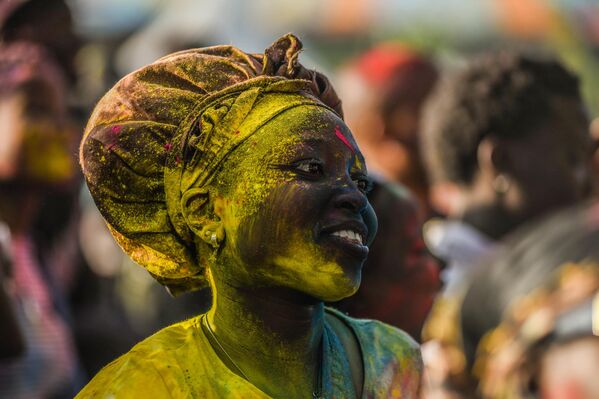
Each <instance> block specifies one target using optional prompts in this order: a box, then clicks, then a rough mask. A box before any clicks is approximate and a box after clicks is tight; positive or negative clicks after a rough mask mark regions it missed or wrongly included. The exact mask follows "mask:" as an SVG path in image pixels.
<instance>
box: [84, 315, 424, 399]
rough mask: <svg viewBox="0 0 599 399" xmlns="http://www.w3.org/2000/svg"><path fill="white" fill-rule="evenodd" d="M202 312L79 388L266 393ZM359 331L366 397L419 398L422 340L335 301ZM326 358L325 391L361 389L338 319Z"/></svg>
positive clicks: (120, 392) (157, 394) (116, 393)
mask: <svg viewBox="0 0 599 399" xmlns="http://www.w3.org/2000/svg"><path fill="white" fill-rule="evenodd" d="M201 317H202V316H197V317H194V318H192V319H189V320H187V321H183V322H180V323H177V324H174V325H172V326H170V327H167V328H165V329H163V330H161V331H160V332H158V333H157V334H155V335H153V336H151V337H149V338H148V339H146V340H145V341H143V342H141V343H139V344H138V345H136V346H135V347H134V348H133V349H132V350H131V351H130V352H129V353H127V354H125V355H123V356H121V357H120V358H119V359H117V360H115V361H114V362H112V363H110V364H109V365H108V366H106V367H105V368H104V369H102V370H101V371H100V373H98V374H97V375H96V377H95V378H94V379H93V380H92V381H91V382H90V383H89V384H88V385H87V386H86V387H85V388H84V389H83V390H82V391H81V392H80V393H79V394H78V395H77V399H83V398H98V399H104V398H106V399H107V398H117V399H128V398H146V397H148V398H149V397H152V398H174V399H178V398H207V399H217V398H219V399H221V398H222V399H237V398H239V399H241V398H244V399H252V398H256V399H266V398H269V396H268V395H267V394H265V393H264V392H262V391H261V390H259V389H258V388H256V387H255V386H254V385H252V384H251V383H250V382H248V381H246V380H244V379H243V378H241V377H239V376H238V375H237V374H235V373H234V372H233V371H231V370H229V369H228V368H227V367H226V366H225V364H224V363H223V362H222V361H221V359H220V358H219V357H218V355H217V354H216V353H215V351H214V349H212V347H211V346H210V343H209V341H208V339H207V338H206V336H205V335H204V333H203V331H202V328H201V325H200V323H201ZM326 318H327V319H329V320H330V318H337V319H339V320H340V321H341V322H343V323H345V325H346V326H348V327H349V328H350V329H351V330H352V331H353V333H354V334H355V336H356V338H357V340H358V344H359V346H360V350H361V353H362V355H363V357H364V359H363V365H364V387H363V392H362V395H360V396H359V397H360V398H363V399H367V398H368V399H371V398H417V397H418V389H419V385H420V375H421V372H422V361H421V358H420V350H419V348H418V345H417V344H416V343H415V342H414V341H413V340H412V339H411V338H410V337H409V336H408V335H407V334H406V333H404V332H402V331H400V330H398V329H396V328H394V327H391V326H389V325H386V324H383V323H381V322H378V321H373V320H356V319H352V318H350V317H347V316H345V315H343V314H342V313H339V312H337V311H335V310H332V309H327V314H326ZM325 328H326V330H327V334H328V335H329V339H328V342H329V345H328V347H327V348H325V353H326V356H324V358H325V359H326V361H325V362H324V364H323V367H324V369H323V371H324V375H323V381H324V382H325V385H324V387H323V392H322V393H323V397H325V398H327V399H329V398H330V399H333V398H338V399H342V398H348V397H355V393H354V387H353V384H352V382H351V371H350V367H349V363H348V361H347V356H346V354H345V349H344V347H343V345H342V344H341V341H340V340H339V338H338V337H337V336H336V334H335V332H334V330H333V328H332V327H331V323H330V321H326V322H325Z"/></svg>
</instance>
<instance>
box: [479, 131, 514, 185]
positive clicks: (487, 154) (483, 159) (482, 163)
mask: <svg viewBox="0 0 599 399" xmlns="http://www.w3.org/2000/svg"><path fill="white" fill-rule="evenodd" d="M476 155H477V160H478V168H479V170H480V172H481V174H482V175H483V176H488V177H490V178H491V179H494V178H495V177H497V176H498V175H500V174H502V173H506V171H508V170H509V167H508V161H509V157H508V153H507V149H506V148H505V146H503V145H501V143H499V142H498V141H497V140H495V139H491V138H488V137H487V138H484V139H483V140H482V141H481V142H480V144H479V145H478V150H477V154H476Z"/></svg>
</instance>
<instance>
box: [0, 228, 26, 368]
mask: <svg viewBox="0 0 599 399" xmlns="http://www.w3.org/2000/svg"><path fill="white" fill-rule="evenodd" d="M9 258H10V233H9V232H8V227H7V226H6V225H5V224H4V223H0V324H1V325H2V328H1V329H0V361H2V360H3V359H9V358H14V357H17V356H21V355H22V354H23V352H24V351H25V342H24V341H25V340H24V338H23V331H22V329H21V326H20V325H19V320H18V318H17V314H16V309H15V304H14V303H13V300H12V298H11V296H10V294H9V291H10V276H11V274H12V270H11V268H10V259H9Z"/></svg>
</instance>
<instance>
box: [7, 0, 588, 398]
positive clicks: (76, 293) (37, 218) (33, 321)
mask: <svg viewBox="0 0 599 399" xmlns="http://www.w3.org/2000/svg"><path fill="white" fill-rule="evenodd" d="M0 27H1V35H2V36H1V38H0V45H2V46H3V49H2V53H1V54H0V64H1V65H2V66H3V67H2V69H0V98H2V101H0V105H1V106H0V121H1V122H0V123H2V127H3V132H2V133H0V137H3V138H2V140H0V181H1V184H0V248H2V251H0V254H1V255H2V256H0V265H2V267H1V268H0V270H1V271H2V273H0V276H1V278H2V283H3V287H4V288H3V292H2V295H1V296H0V309H2V311H1V312H0V314H1V316H0V317H2V318H3V320H2V322H1V323H2V326H3V327H2V330H3V331H2V332H0V342H3V343H4V347H3V348H2V354H1V356H0V357H1V358H2V359H0V397H11V398H34V397H40V398H46V397H48V398H61V397H72V394H73V393H74V392H77V391H78V389H79V388H80V387H81V386H82V385H83V384H85V383H86V382H87V381H88V380H89V378H90V377H91V376H93V375H94V374H95V373H96V372H97V371H98V370H99V369H100V368H101V367H102V366H104V365H105V364H107V363H108V362H109V361H111V360H112V359H114V358H115V357H117V356H118V355H120V354H122V353H124V352H125V351H127V350H128V349H129V348H130V347H131V346H132V345H134V344H135V343H136V342H138V341H139V340H141V339H143V338H145V337H147V336H148V335H150V334H152V333H153V332H155V331H157V330H158V329H160V328H162V327H164V326H166V325H168V324H171V323H173V322H175V321H178V320H182V319H184V318H187V317H190V316H192V315H195V314H198V313H201V312H203V311H205V310H206V309H207V308H208V307H209V305H210V294H209V293H207V292H199V293H193V294H186V295H183V296H181V297H177V298H172V297H171V296H169V295H168V293H167V292H166V291H165V290H164V288H163V287H161V286H160V285H159V284H158V283H156V282H155V281H154V280H153V279H152V278H151V277H150V276H149V275H148V274H147V273H146V272H145V270H143V269H142V268H140V267H137V266H135V265H133V264H132V261H130V260H129V259H128V258H127V257H126V256H124V255H123V253H122V251H121V250H120V248H119V247H118V246H117V245H116V244H115V242H114V241H113V239H112V237H111V236H110V234H109V233H108V231H107V229H106V228H105V226H104V222H103V220H102V218H101V216H100V215H99V213H98V211H97V210H96V208H95V205H94V204H93V201H92V199H91V196H90V195H89V193H88V192H87V189H86V187H85V185H84V184H83V182H82V178H81V175H80V173H79V172H78V159H77V150H76V148H77V144H78V142H79V139H80V137H81V133H82V131H83V128H84V126H85V123H86V120H87V117H88V116H89V114H90V112H91V111H92V109H93V107H94V105H95V103H96V102H97V101H98V100H99V98H100V97H101V96H102V95H103V94H104V93H105V92H106V91H107V90H108V89H109V88H110V87H112V85H113V84H114V83H115V82H116V81H117V80H118V79H120V78H121V77H123V76H124V75H126V74H127V73H129V72H131V71H133V70H135V69H137V68H139V67H141V66H143V65H146V64H148V63H151V62H153V61H154V60H156V59H158V58H159V57H161V56H163V55H166V54H168V53H171V52H174V51H178V50H182V49H186V48H192V47H205V46H212V45H217V44H232V45H235V46H236V47H239V48H241V49H243V50H244V51H247V52H262V51H263V50H264V49H265V48H266V47H267V46H268V45H270V43H272V42H273V41H274V40H275V39H276V38H278V37H279V36H281V35H283V34H285V33H287V32H293V33H295V34H296V35H298V36H299V37H300V38H301V40H302V41H303V44H304V52H303V54H302V62H303V64H304V65H305V66H307V67H310V68H314V69H318V70H320V71H323V72H325V73H326V74H327V76H329V77H330V79H331V80H332V81H333V83H334V84H335V85H336V86H337V88H338V91H339V92H340V94H341V98H342V100H343V101H344V104H345V113H346V119H347V121H348V124H349V125H350V127H351V128H352V130H354V132H355V134H356V137H357V139H358V142H359V144H360V145H361V147H363V151H364V153H365V155H366V158H367V162H368V164H369V166H370V165H371V164H372V168H371V169H372V171H373V174H374V175H375V176H377V179H378V180H377V181H378V183H379V185H380V188H376V190H375V191H374V192H373V194H372V195H373V197H372V198H371V202H372V203H373V205H376V206H375V209H377V213H378V215H379V223H380V224H381V232H380V233H379V238H378V239H377V240H378V241H377V242H376V243H375V245H378V246H380V248H378V247H377V248H376V250H373V259H369V262H370V263H371V264H372V265H373V266H372V267H371V269H372V270H373V271H372V272H369V273H370V274H367V273H365V276H364V281H365V283H364V288H363V289H362V290H361V291H360V292H359V293H358V296H357V297H356V298H358V299H356V300H354V302H351V301H347V302H344V303H343V302H342V303H340V304H335V306H339V307H340V308H341V309H343V310H345V311H346V312H349V313H350V314H351V315H355V316H360V317H371V318H378V319H381V320H384V321H386V322H389V323H391V324H394V325H397V326H399V327H401V328H403V329H405V330H407V331H408V332H409V333H410V334H411V335H412V336H413V337H414V338H415V339H416V340H419V341H420V340H421V339H422V338H421V332H422V329H423V325H424V323H425V319H426V318H427V317H428V315H429V312H430V310H431V307H432V306H433V302H434V301H435V298H437V295H439V292H443V291H444V290H446V288H447V285H448V281H449V280H448V277H447V273H446V275H445V276H444V275H443V273H444V272H446V271H447V264H448V263H449V262H448V260H447V259H444V257H443V256H442V255H443V254H442V253H439V252H438V251H436V250H435V248H434V247H435V245H434V243H431V240H432V241H434V240H435V237H436V235H435V234H434V233H435V231H436V230H434V228H433V227H434V225H432V224H429V226H433V227H431V230H430V231H431V232H432V233H431V234H432V238H430V237H429V239H428V240H427V239H426V237H423V229H424V230H426V227H423V226H427V225H426V224H425V222H427V221H429V220H432V219H433V218H446V217H447V216H448V212H447V209H445V208H444V207H443V206H438V204H436V203H435V201H434V200H431V193H429V191H428V190H429V188H428V178H427V177H426V172H425V171H424V167H423V166H422V165H421V163H422V162H421V160H420V151H421V148H420V144H421V143H416V141H417V139H416V138H415V137H416V136H418V132H417V131H418V130H419V127H418V126H419V121H418V120H419V118H420V107H421V105H422V104H424V102H425V100H426V97H427V96H428V95H429V94H430V93H431V92H432V91H433V88H434V86H435V84H436V82H437V81H438V80H440V79H441V77H443V76H445V75H446V74H451V73H452V72H453V71H458V70H460V69H461V68H463V67H464V66H465V65H467V64H468V62H469V60H470V59H471V58H472V57H474V56H476V55H477V54H479V53H481V52H497V51H500V50H506V49H507V50H510V51H521V52H525V53H527V54H534V55H539V56H554V57H556V58H558V59H559V60H561V62H562V63H563V64H564V65H565V66H566V67H567V68H568V69H569V70H570V71H572V72H573V73H575V74H576V75H578V77H579V79H580V89H581V93H582V97H583V100H584V105H585V112H586V114H587V116H588V117H589V121H590V124H589V125H588V132H589V134H590V135H591V137H592V138H594V140H595V141H597V140H599V119H596V118H598V117H599V2H597V0H435V1H422V0H302V1H295V0H278V1H270V0H252V1H246V0H217V1H215V0H0ZM381 48H382V49H388V48H395V49H399V50H397V51H396V52H393V51H389V52H387V51H386V50H385V51H383V50H380V49H381ZM372 49H379V50H380V52H378V53H377V52H376V51H375V52H374V53H372V52H371V51H372ZM413 62H415V64H414V65H417V66H416V67H415V68H416V70H418V71H421V72H422V71H428V72H427V73H425V74H424V75H406V76H413V77H410V78H406V80H407V81H413V82H418V84H414V85H409V84H408V83H405V82H404V83H401V84H399V83H398V85H399V86H398V87H400V88H399V89H398V90H406V93H408V94H407V95H405V96H406V97H409V98H411V99H414V98H417V101H416V100H414V101H413V102H414V104H411V106H412V108H407V109H409V111H406V112H407V114H406V115H404V114H401V113H399V114H397V115H399V116H397V115H396V117H395V119H394V121H395V122H393V123H397V125H398V126H399V127H398V129H397V133H396V135H397V137H395V138H394V139H393V140H395V141H397V142H398V143H400V145H399V146H398V147H397V148H395V147H393V148H391V147H389V146H382V145H381V143H383V142H384V141H385V140H387V139H388V138H385V137H383V136H384V135H380V136H376V135H375V138H374V139H372V138H371V139H368V138H364V137H363V133H360V130H361V127H360V126H361V124H365V121H366V120H367V118H368V117H369V116H368V115H366V114H364V115H363V116H362V114H360V113H359V112H358V111H356V112H353V111H354V110H359V109H364V108H365V107H367V106H365V105H364V104H363V103H360V101H358V100H363V99H365V98H367V97H369V96H375V97H376V96H378V95H379V94H380V93H381V92H377V90H381V88H380V87H381V86H384V85H385V84H386V83H385V82H387V80H385V79H391V75H392V72H390V71H391V70H392V69H393V70H395V69H394V68H396V66H398V65H404V64H406V65H407V64H410V63H413ZM410 65H412V64H410ZM50 70H51V72H48V71H50ZM356 71H358V72H356ZM355 74H358V75H360V79H356V78H355V76H354V75H355ZM377 79H378V80H377ZM31 82H36V85H38V86H31V85H32V83H31ZM364 82H366V83H364ZM373 82H374V83H373ZM381 82H382V83H381ZM32 87H33V89H32ZM40 87H41V88H43V90H42V89H40ZM373 93H374V94H373ZM377 93H378V94H377ZM387 94H388V93H385V95H387ZM381 95H382V94H381ZM398 96H399V97H401V95H399V94H398ZM354 97H357V98H358V100H356V99H355V98H354ZM392 97H393V96H392ZM399 97H397V98H399ZM23 98H24V99H23ZM34 99H35V101H33V100H34ZM36 101H37V103H36V104H37V105H36V107H37V108H35V107H33V108H35V109H33V110H32V109H31V107H30V106H29V104H31V103H35V102H36ZM390 101H391V100H390ZM393 101H396V102H400V100H396V99H395V97H393V99H392V101H391V102H393ZM402 101H403V100H402ZM23 104H26V105H23ZM57 104H62V105H60V106H58V105H57ZM394 104H395V103H394ZM352 115H355V117H354V118H353V119H352ZM372 123H373V125H368V126H370V127H372V126H377V125H376V123H377V122H376V121H374V122H372ZM385 123H388V121H387V122H385ZM389 123H390V122H389ZM21 126H26V128H24V129H21ZM34 127H35V128H34ZM366 129H368V128H366ZM402 129H403V130H404V131H405V133H402ZM21 130H23V131H25V133H22V132H21ZM40 131H41V132H42V133H39V132H40ZM20 132H21V133H20ZM31 132H38V133H31ZM39 135H41V136H43V137H44V139H43V140H41V142H42V144H39V142H40V141H39V140H38V141H36V140H33V139H28V137H38V136H39ZM377 137H378V138H377ZM44 140H46V141H44ZM369 140H370V141H369ZM20 141H22V142H23V143H25V144H22V145H21V144H18V143H20ZM395 141H394V142H395ZM412 142H413V143H412ZM11 143H12V144H11ZM15 143H17V144H15ZM27 143H29V144H27ZM31 143H33V144H31ZM36 143H38V144H36ZM48 143H49V144H48ZM56 143H58V144H56ZM36 145H37V146H36ZM52 146H58V147H57V148H58V149H57V150H56V151H55V152H52V153H51V154H54V155H47V154H49V152H48V148H53V147H52ZM26 149H29V150H27V151H26ZM23 154H25V155H23ZM27 154H28V155H27ZM42 154H46V155H47V158H48V159H47V160H44V159H45V158H44V156H43V155H42ZM28 157H29V158H28ZM61 157H62V158H61ZM32 159H41V161H40V162H41V163H40V165H42V166H40V167H38V169H40V170H42V172H43V173H42V172H40V171H39V170H29V169H28V168H27V167H26V165H30V164H32V163H35V162H34V161H32ZM57 159H58V160H60V159H62V161H60V162H62V163H61V164H60V165H62V166H60V165H59V166H57V165H56V163H57V162H58V161H56V160H57ZM24 160H25V161H24ZM44 162H47V163H44ZM598 165H599V157H598V156H597V155H595V161H594V166H591V167H595V168H596V169H595V170H594V172H593V173H594V174H592V178H594V179H595V180H599V167H598ZM53 168H56V173H55V174H52V173H50V172H52V171H54V170H55V169H53ZM34 169H35V168H34ZM48 171H50V172H48ZM46 172H48V173H46ZM377 207H378V208H377ZM449 216H451V215H449ZM386 223H387V224H386ZM387 226H389V227H387ZM472 240H473V241H472V242H475V243H476V245H478V247H477V248H480V247H482V246H484V245H483V243H482V241H481V242H480V243H479V241H477V238H476V237H474V238H473V239H472ZM398 243H401V245H398ZM485 245H486V244H485ZM597 245H599V243H598V244H597ZM469 250H472V251H474V249H472V248H470V249H468V251H469ZM441 252H442V251H441ZM377 254H380V255H377ZM376 265H378V266H376ZM24 270H25V271H24ZM368 270H370V269H368ZM377 270H378V272H377ZM377 273H378V274H377ZM31 287H35V288H34V289H32V288H31ZM369 287H375V289H369ZM373 295H374V297H373ZM44 315H52V317H46V316H44ZM44 323H46V324H44ZM5 325H6V326H9V327H7V328H5V327H4V326H5ZM42 326H46V327H42ZM48 326H50V327H48ZM431 328H433V327H429V329H431ZM435 328H436V327H435ZM439 329H443V328H442V327H439ZM48 335H51V337H50V338H48ZM434 335H435V334H430V336H431V337H432V336H434ZM431 337H429V338H428V339H431V340H433V338H434V337H433V338H431ZM428 339H426V340H428ZM48 342H50V344H49V343H48ZM56 348H59V349H56ZM442 352H443V351H442V350H440V349H439V347H432V349H431V348H430V347H429V350H428V352H427V353H428V356H429V358H431V359H433V360H432V361H433V362H437V364H442V366H440V368H441V369H443V370H442V371H440V373H441V374H443V373H445V374H447V373H448V371H447V370H449V369H451V368H452V367H453V366H455V363H456V362H458V363H460V361H459V360H455V357H452V356H453V355H449V356H448V355H447V353H446V352H443V353H442ZM440 357H443V358H444V359H445V360H439V359H440ZM56 359H60V361H59V362H58V363H56V361H57V360H56ZM447 359H450V360H447ZM462 360H463V359H462ZM449 363H451V364H450V365H448V364H449ZM51 364H59V365H60V367H55V369H56V372H55V373H54V374H55V375H51V376H49V375H44V374H45V373H44V372H43V371H44V370H47V369H48V367H49V365H51ZM49 374H51V373H49ZM445 377H446V375H445ZM445 377H439V378H445ZM453 394H455V395H457V394H456V393H455V392H454V393H453ZM430 397H431V398H432V397H459V396H451V395H450V394H448V396H430ZM589 397H592V396H589Z"/></svg>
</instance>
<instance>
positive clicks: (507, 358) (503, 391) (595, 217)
mask: <svg viewBox="0 0 599 399" xmlns="http://www.w3.org/2000/svg"><path fill="white" fill-rule="evenodd" d="M598 243H599V203H597V202H596V201H595V202H593V203H591V204H585V205H584V206H579V207H577V208H575V209H568V210H565V211H562V212H560V213H558V214H556V215H553V216H551V217H549V218H547V219H546V220H542V221H540V222H539V223H536V224H534V225H532V226H529V227H527V228H526V229H524V230H523V231H520V232H518V233H517V234H516V235H514V236H511V237H510V238H509V239H508V240H507V241H506V246H505V248H504V249H502V250H501V251H499V252H498V253H496V254H495V255H494V256H493V258H492V259H491V260H490V261H489V263H488V265H487V267H488V271H486V272H484V273H479V274H477V275H475V276H474V278H473V279H472V281H471V283H469V288H468V289H467V293H466V295H465V298H464V301H463V303H462V305H461V334H462V337H463V350H464V351H465V357H466V359H467V362H466V370H465V372H466V373H469V374H471V377H472V381H473V384H472V388H473V391H472V392H471V393H476V394H478V395H479V396H481V397H483V398H507V397H509V398H514V399H518V398H529V397H542V398H556V399H557V398H568V399H591V398H596V397H599V384H598V380H597V378H596V376H597V373H599V245H597V244H598Z"/></svg>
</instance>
